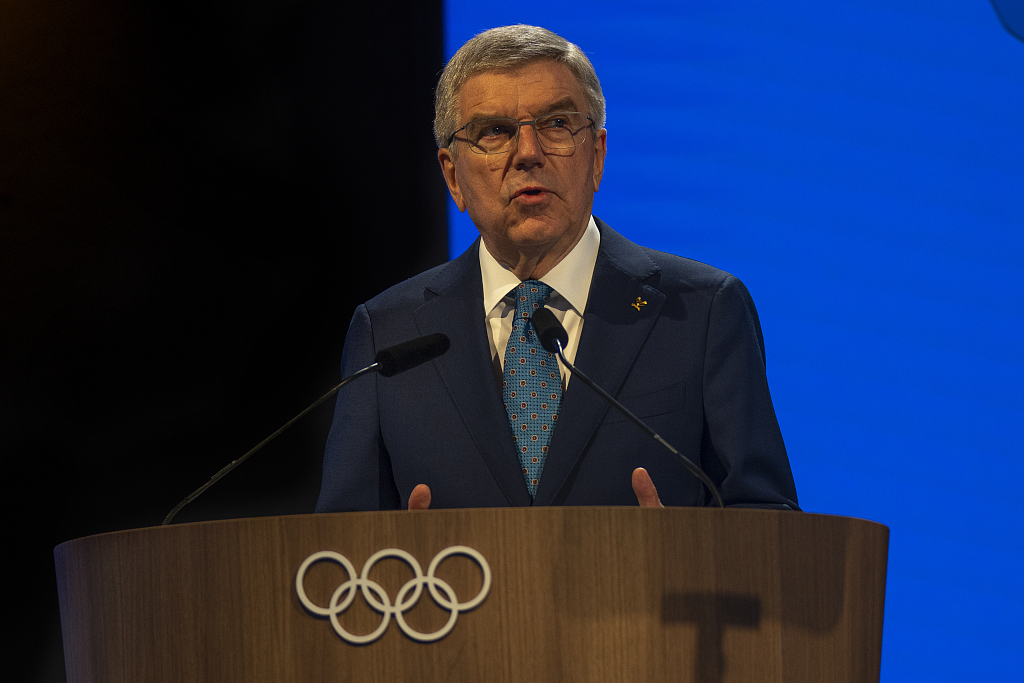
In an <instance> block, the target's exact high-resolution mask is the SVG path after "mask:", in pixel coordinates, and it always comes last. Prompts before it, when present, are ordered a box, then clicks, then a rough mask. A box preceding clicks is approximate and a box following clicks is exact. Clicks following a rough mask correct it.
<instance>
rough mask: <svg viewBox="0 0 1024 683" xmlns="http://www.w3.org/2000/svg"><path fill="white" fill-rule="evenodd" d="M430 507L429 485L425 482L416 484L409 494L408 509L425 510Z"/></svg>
mask: <svg viewBox="0 0 1024 683" xmlns="http://www.w3.org/2000/svg"><path fill="white" fill-rule="evenodd" d="M429 507H430V487H429V486H427V485H426V484H417V485H416V488H414V489H413V490H412V493H410V494H409V509H410V510H426V509H428V508H429Z"/></svg>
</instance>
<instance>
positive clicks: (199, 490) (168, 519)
mask: <svg viewBox="0 0 1024 683" xmlns="http://www.w3.org/2000/svg"><path fill="white" fill-rule="evenodd" d="M378 369H379V364H378V363H374V364H373V365H368V366H367V367H365V368H363V369H362V370H359V371H358V372H356V373H354V374H352V375H349V376H348V377H346V378H345V379H343V380H341V382H340V383H339V384H338V386H336V387H334V388H333V389H331V390H330V391H328V392H327V393H326V394H324V395H323V396H321V397H320V398H318V399H317V400H316V401H315V402H314V403H313V404H312V405H311V406H309V407H308V408H306V409H305V410H303V411H302V412H301V413H299V414H298V415H296V416H295V417H293V418H292V419H290V420H288V422H286V423H285V424H284V425H283V426H282V427H281V428H280V429H278V430H277V431H276V432H274V433H273V434H271V435H270V436H268V437H267V438H265V439H263V441H260V442H259V443H258V444H256V445H255V446H254V447H253V448H252V449H251V450H250V451H249V452H248V453H246V454H245V455H243V456H242V457H240V458H238V459H237V460H232V461H231V462H230V463H228V464H227V465H225V466H224V467H222V468H221V469H220V471H219V472H217V474H215V475H213V476H212V477H211V478H210V481H208V482H206V483H205V484H203V485H202V486H200V487H199V488H197V489H196V490H195V491H193V492H192V493H190V494H188V496H186V498H185V500H183V501H181V502H180V503H178V504H177V505H176V506H175V507H174V509H173V510H171V511H170V512H169V513H167V516H166V517H164V521H163V522H161V523H160V525H161V526H164V525H166V524H170V522H171V520H172V519H174V516H175V515H176V514H178V512H179V511H180V510H181V508H183V507H185V506H186V505H188V504H189V503H191V502H192V501H193V500H195V499H196V498H198V497H199V496H201V495H202V494H203V492H204V491H206V489H208V488H210V487H211V486H213V485H214V484H216V483H217V482H218V481H220V480H221V479H222V478H223V477H224V476H225V475H226V474H227V473H228V472H230V471H231V470H233V469H235V468H236V467H238V466H239V465H241V464H242V463H243V462H245V461H246V460H247V459H248V458H249V456H251V455H253V454H254V453H256V452H257V451H259V450H260V449H261V448H263V447H264V446H266V445H267V444H268V443H270V442H271V441H273V440H274V439H276V438H277V437H278V435H280V434H281V432H283V431H284V430H286V429H288V428H289V427H291V426H292V425H293V424H295V423H296V422H298V421H299V420H301V419H302V418H303V417H305V416H306V414H307V413H309V412H310V411H311V410H313V409H314V408H316V407H317V406H319V405H320V404H321V403H323V402H324V401H326V400H327V399H329V398H330V397H331V396H333V395H334V394H336V393H338V390H339V389H341V388H342V387H343V386H345V385H346V384H348V383H349V382H351V381H352V380H354V379H357V378H359V377H362V376H363V375H366V374H369V373H371V372H376V371H377V370H378Z"/></svg>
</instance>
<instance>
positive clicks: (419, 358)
mask: <svg viewBox="0 0 1024 683" xmlns="http://www.w3.org/2000/svg"><path fill="white" fill-rule="evenodd" d="M451 345H452V343H451V341H450V340H449V339H448V337H447V336H445V335H443V334H440V333H434V334H428V335H427V336H425V337H419V338H417V339H410V340H409V341H407V342H402V343H401V344H396V345H395V346H391V347H389V348H386V349H384V350H382V351H380V352H379V353H378V354H377V355H376V356H375V357H374V359H373V361H374V364H375V365H378V366H379V367H378V369H377V372H379V373H380V374H381V375H383V376H384V377H394V376H395V375H397V374H398V373H400V372H405V371H406V370H411V369H412V368H414V367H416V366H417V365H421V364H423V363H426V362H427V361H428V360H433V359H435V358H437V357H438V356H440V355H442V354H443V353H445V352H446V351H447V350H448V347H450V346H451ZM371 367H372V366H371Z"/></svg>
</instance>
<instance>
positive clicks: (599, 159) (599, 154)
mask: <svg viewBox="0 0 1024 683" xmlns="http://www.w3.org/2000/svg"><path fill="white" fill-rule="evenodd" d="M607 152H608V130H607V129H605V128H602V129H601V130H599V131H597V134H596V135H595V136H594V192H597V190H598V188H600V187H601V177H602V176H604V155H605V154H606V153H607Z"/></svg>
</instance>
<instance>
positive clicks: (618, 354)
mask: <svg viewBox="0 0 1024 683" xmlns="http://www.w3.org/2000/svg"><path fill="white" fill-rule="evenodd" d="M597 223H598V227H599V228H600V229H601V247H600V250H599V252H598V257H597V264H596V266H595V268H594V278H593V280H592V282H591V285H590V295H589V296H588V298H587V310H586V312H585V313H584V323H583V333H582V335H581V338H580V345H579V349H578V350H577V353H576V359H575V365H576V367H578V368H579V369H580V370H581V371H582V372H584V373H586V375H587V376H588V377H589V378H590V379H592V380H593V381H594V382H595V383H596V384H597V385H598V386H600V387H602V388H603V389H605V390H606V391H608V392H609V393H610V394H612V395H613V396H615V395H617V394H618V392H619V389H620V388H621V387H622V385H623V382H624V381H625V379H626V376H627V374H628V372H629V368H630V367H631V366H632V365H633V361H634V360H635V358H636V356H637V354H638V353H639V352H640V349H641V348H642V347H643V344H644V341H645V340H646V339H647V336H648V334H650V331H651V328H652V327H653V326H654V323H655V322H656V321H657V319H658V315H659V314H660V312H661V308H662V305H663V304H664V302H665V295H664V294H662V293H661V292H660V291H659V290H657V289H655V288H654V287H652V286H650V285H648V284H646V283H645V282H644V281H645V280H647V279H648V278H650V277H651V276H652V275H655V274H656V273H657V272H658V267H657V265H656V264H655V263H654V262H653V261H651V259H650V258H648V256H647V255H646V254H645V253H644V252H643V250H642V249H641V248H640V247H639V246H637V245H636V244H633V243H632V242H630V241H629V240H627V239H626V238H624V237H622V236H621V235H619V234H618V233H616V232H615V231H613V230H612V229H611V228H609V227H608V226H607V225H606V224H604V223H603V222H602V221H600V220H598V221H597ZM633 304H637V305H638V306H639V308H638V307H637V306H634V305H633ZM485 343H486V340H485ZM608 410H614V409H613V408H609V406H608V403H607V402H605V400H604V399H602V398H601V397H600V396H598V395H597V393H596V392H594V391H593V390H592V389H591V388H590V387H588V386H586V385H584V384H583V382H582V381H580V380H579V379H571V380H570V383H569V388H568V389H567V390H566V392H565V395H564V396H563V397H562V408H561V413H560V414H559V416H558V428H557V429H556V430H555V434H554V436H553V437H552V440H551V452H550V454H549V456H548V459H547V461H546V462H545V464H544V473H543V475H542V476H541V480H540V485H539V487H538V489H537V497H536V500H535V501H534V505H550V504H551V503H552V502H553V501H554V500H555V499H556V497H557V496H558V494H559V492H560V491H561V489H562V487H563V486H564V485H565V482H566V479H567V478H568V476H569V474H570V473H571V472H572V470H573V468H575V467H576V464H577V462H578V461H579V459H580V457H581V456H582V455H583V453H584V452H585V450H586V448H587V446H588V444H589V443H590V442H591V440H592V439H593V438H594V436H595V434H596V432H597V428H598V426H599V425H600V424H601V420H602V419H603V418H604V415H605V413H607V412H608ZM513 455H514V453H513Z"/></svg>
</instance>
